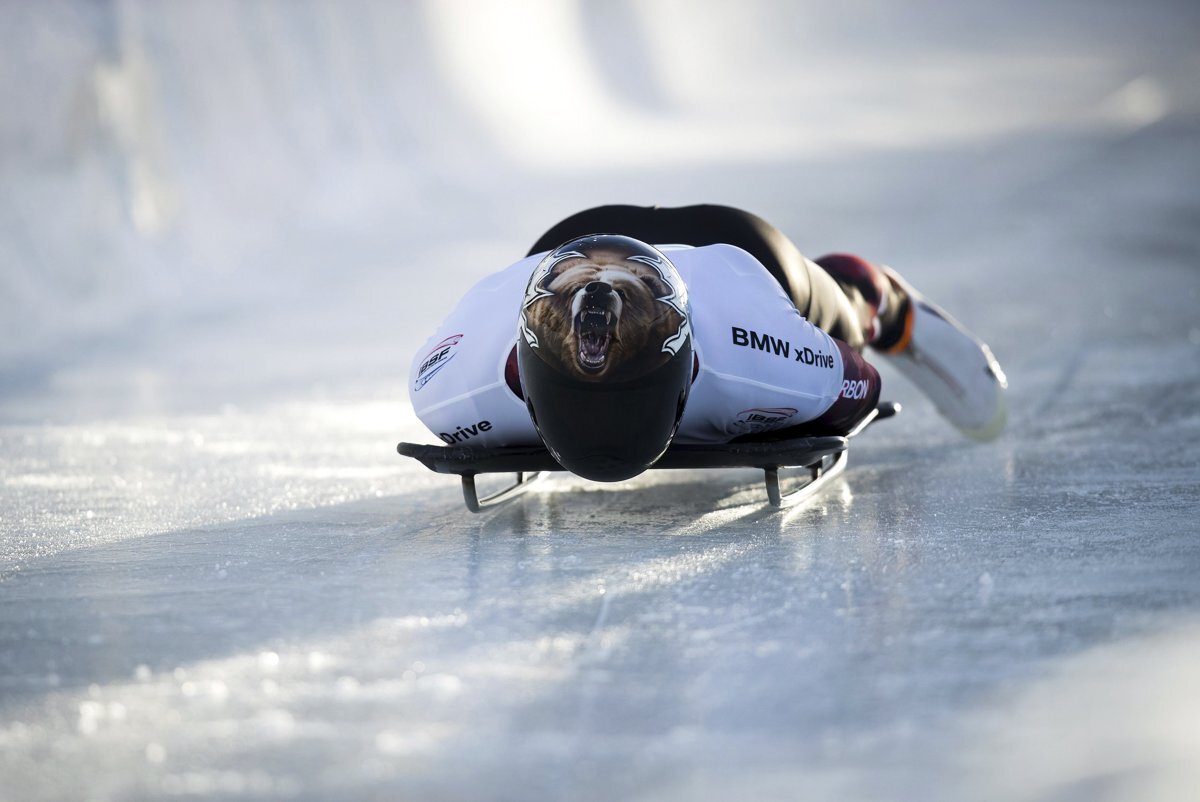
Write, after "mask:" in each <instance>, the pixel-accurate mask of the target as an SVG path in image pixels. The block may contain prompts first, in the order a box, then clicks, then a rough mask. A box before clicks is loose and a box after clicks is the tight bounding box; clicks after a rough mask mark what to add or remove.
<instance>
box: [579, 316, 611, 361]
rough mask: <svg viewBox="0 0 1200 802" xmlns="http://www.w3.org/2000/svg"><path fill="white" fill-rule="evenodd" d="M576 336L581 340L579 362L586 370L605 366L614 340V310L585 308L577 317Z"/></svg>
mask: <svg viewBox="0 0 1200 802" xmlns="http://www.w3.org/2000/svg"><path fill="white" fill-rule="evenodd" d="M575 336H576V338H577V339H578V340H579V364H580V366H581V367H583V368H584V370H599V369H600V368H602V367H604V360H605V359H606V358H607V356H608V346H609V344H610V343H611V342H612V312H609V311H607V310H603V309H584V310H581V311H580V313H579V315H578V317H576V318H575Z"/></svg>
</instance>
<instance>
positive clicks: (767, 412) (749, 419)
mask: <svg viewBox="0 0 1200 802" xmlns="http://www.w3.org/2000/svg"><path fill="white" fill-rule="evenodd" d="M796 412H798V410H795V409H792V408H791V407H754V408H753V409H743V410H742V411H741V412H739V413H738V414H737V419H736V420H734V422H733V426H732V427H731V428H732V429H733V430H734V431H735V432H738V433H741V434H746V433H749V432H763V431H767V430H769V429H778V428H780V427H781V426H784V425H786V424H787V422H788V421H789V420H791V418H792V417H793V416H794V415H795V414H796Z"/></svg>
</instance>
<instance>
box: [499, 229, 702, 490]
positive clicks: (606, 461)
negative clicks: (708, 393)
mask: <svg viewBox="0 0 1200 802" xmlns="http://www.w3.org/2000/svg"><path fill="white" fill-rule="evenodd" d="M517 365H518V370H519V371H520V376H521V388H522V391H523V392H524V395H525V403H526V404H527V405H528V407H529V415H530V417H532V418H533V423H534V426H536V427H537V430H538V434H539V435H540V436H541V438H542V442H544V443H545V444H546V448H547V449H549V451H550V453H551V454H552V455H553V456H554V459H556V460H557V461H558V463H559V464H560V465H562V466H563V467H564V468H566V469H567V470H569V471H571V472H572V473H575V474H578V475H579V476H582V477H584V478H585V479H594V480H596V481H600V482H617V481H620V480H622V479H628V478H630V477H633V476H637V475H638V474H639V473H641V472H642V471H644V470H646V469H647V468H649V467H650V466H651V465H653V464H654V462H655V461H656V460H658V458H659V457H661V456H662V454H663V452H664V451H666V450H667V446H668V445H670V443H671V438H673V437H674V436H675V430H676V429H677V428H678V426H679V418H680V416H682V415H683V405H684V402H685V401H686V400H687V394H688V388H689V387H690V386H691V380H692V328H691V310H690V308H689V307H688V299H687V288H686V287H685V286H684V283H683V280H682V279H681V278H680V277H679V273H678V271H676V270H675V266H674V265H673V264H671V261H670V260H669V259H668V258H667V257H666V256H665V255H664V254H663V253H662V252H661V251H659V250H658V249H657V248H654V247H653V246H650V245H647V244H646V243H644V242H641V241H639V240H636V239H632V238H630V237H624V236H618V235H613V234H593V235H589V236H586V237H580V238H578V239H574V240H571V241H570V242H567V243H564V244H563V245H560V246H559V247H557V248H555V249H554V250H552V251H551V252H550V253H549V254H547V255H546V258H545V259H543V260H542V261H541V263H539V264H538V266H537V268H536V269H535V270H534V271H533V276H532V277H530V279H529V285H528V287H527V288H526V290H525V300H524V303H523V304H522V306H521V319H520V326H519V332H518V336H517Z"/></svg>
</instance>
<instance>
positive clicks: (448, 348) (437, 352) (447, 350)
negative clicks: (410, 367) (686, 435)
mask: <svg viewBox="0 0 1200 802" xmlns="http://www.w3.org/2000/svg"><path fill="white" fill-rule="evenodd" d="M462 337H463V336H462V335H461V334H451V335H450V336H449V337H447V338H446V339H444V340H442V341H441V342H440V343H438V344H437V345H435V346H433V348H430V349H429V352H428V353H426V354H425V356H423V357H421V364H420V365H418V366H417V375H416V378H414V379H413V390H414V391H419V390H420V389H421V388H422V387H424V386H425V385H427V384H429V380H430V379H432V378H433V377H434V376H436V375H438V373H440V372H441V370H442V368H444V367H446V365H448V364H449V363H450V360H451V359H454V357H455V356H456V354H455V353H454V349H455V347H456V346H457V345H458V343H459V341H460V340H462Z"/></svg>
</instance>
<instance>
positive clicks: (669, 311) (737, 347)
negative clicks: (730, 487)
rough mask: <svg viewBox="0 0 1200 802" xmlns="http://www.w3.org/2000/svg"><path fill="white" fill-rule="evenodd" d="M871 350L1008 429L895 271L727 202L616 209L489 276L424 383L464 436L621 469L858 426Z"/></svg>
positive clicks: (990, 373)
mask: <svg viewBox="0 0 1200 802" xmlns="http://www.w3.org/2000/svg"><path fill="white" fill-rule="evenodd" d="M652 243H653V244H652ZM868 346H869V347H870V348H871V350H872V352H874V353H875V354H877V355H879V356H881V357H882V358H884V359H887V360H890V361H892V362H893V363H894V364H895V365H896V367H898V368H899V369H900V370H901V372H903V373H904V374H905V375H906V376H907V377H908V378H910V379H912V380H913V381H914V382H915V384H916V385H917V387H918V388H920V389H921V390H922V392H924V393H925V394H926V395H927V396H928V397H929V398H930V399H932V400H933V402H934V403H935V405H936V406H937V408H938V410H939V411H940V412H941V414H942V415H943V416H945V417H946V418H947V419H948V420H949V421H950V422H951V423H953V424H954V425H955V426H956V427H957V428H958V429H959V430H961V431H962V432H963V433H964V434H966V435H967V436H969V437H972V438H975V439H978V440H989V439H991V438H994V437H995V436H996V435H997V434H999V432H1000V431H1001V430H1002V429H1003V427H1004V423H1005V404H1004V390H1005V388H1006V386H1007V385H1006V380H1005V377H1004V374H1003V372H1002V371H1001V369H1000V366H999V364H998V363H997V362H996V360H995V358H994V357H993V356H992V354H991V351H990V350H989V349H988V347H987V346H986V345H984V344H983V343H981V342H980V341H979V340H978V339H976V338H975V337H974V336H972V335H971V334H970V333H968V332H967V331H966V330H965V329H964V328H963V327H962V326H961V325H960V324H958V323H957V322H955V321H954V320H953V319H952V318H951V317H950V316H949V315H947V314H946V313H945V312H944V311H942V310H941V309H939V308H938V307H937V306H935V305H934V304H932V303H931V302H929V301H928V300H927V299H926V298H924V297H923V296H922V295H921V294H920V293H919V292H917V291H916V290H915V289H913V288H912V287H911V286H909V285H908V284H907V283H906V282H905V281H904V280H903V279H902V278H901V277H900V276H899V275H897V274H896V273H895V272H894V271H892V270H890V269H888V268H886V267H879V266H876V265H874V264H872V263H870V262H868V261H866V260H864V259H861V258H859V257H857V256H852V255H848V254H834V255H830V256H825V257H822V258H820V259H817V260H816V261H815V262H813V261H810V260H809V259H807V258H805V257H804V256H803V255H802V254H801V253H800V252H799V251H798V250H797V249H796V246H795V245H793V244H792V243H791V241H790V240H788V239H787V237H785V236H784V235H783V234H782V233H781V232H779V231H778V230H777V229H776V228H774V227H773V226H771V225H770V224H768V223H767V222H766V221H764V220H762V219H761V218H759V217H756V216H754V215H752V214H749V213H747V212H744V211H741V210H738V209H733V208H730V207H725V206H709V205H704V206H688V207H682V208H660V207H638V206H602V207H598V208H594V209H589V210H586V211H583V212H580V213H579V214H576V215H573V216H572V217H569V218H567V219H566V220H563V221H562V222H560V223H558V224H557V225H555V226H554V227H553V228H551V229H550V230H549V231H547V232H546V233H545V234H544V235H543V236H542V237H541V238H540V239H539V240H538V241H537V243H535V244H534V246H533V248H532V249H531V250H530V255H529V256H527V257H526V258H524V259H522V260H520V261H518V262H516V263H515V264H513V265H511V266H509V267H508V268H506V269H504V270H502V271H500V272H499V273H495V274H493V275H491V276H489V277H487V278H485V279H484V280H483V281H481V282H479V283H478V284H477V285H475V286H474V287H472V288H471V289H470V290H469V291H468V292H467V294H466V295H465V296H464V297H463V298H462V300H461V301H460V302H459V304H458V306H457V307H456V308H455V309H454V310H453V312H451V314H450V316H449V317H448V318H446V320H445V322H443V323H442V325H441V327H440V328H439V329H438V331H437V332H436V333H435V334H434V335H433V336H432V337H431V338H430V339H429V341H428V342H427V343H426V345H425V347H423V348H422V349H421V350H420V351H419V352H418V353H417V355H416V357H415V359H414V361H413V364H412V371H411V376H410V379H411V381H410V383H409V395H410V398H411V400H412V404H413V408H414V410H415V411H416V413H417V416H418V417H419V418H420V419H421V421H422V422H423V423H425V425H426V426H428V427H429V429H430V430H431V431H432V432H433V433H434V434H435V435H437V437H439V438H440V439H441V440H442V441H443V442H445V443H446V444H448V445H464V446H479V447H485V446H486V447H490V446H515V445H537V444H539V443H542V444H544V445H545V446H546V448H547V449H548V450H549V451H550V453H551V455H552V456H553V457H554V458H555V460H557V461H558V463H559V464H561V465H562V466H563V467H564V468H566V469H567V470H569V471H572V472H573V473H575V474H577V475H579V476H583V477H585V478H588V479H595V480H598V481H618V480H621V479H627V478H630V477H632V476H636V475H637V474H639V473H641V472H642V471H644V470H646V469H647V468H648V467H650V466H651V465H653V464H654V462H655V461H656V460H657V459H658V458H659V457H660V456H661V455H662V454H663V453H664V452H665V451H666V449H667V447H668V446H669V445H670V444H671V443H672V442H678V443H725V442H730V441H733V440H737V439H760V440H761V439H779V438H784V437H796V436H804V435H818V434H844V433H846V432H848V431H850V430H851V429H852V428H853V427H854V425H855V424H856V423H857V422H859V421H860V420H862V419H863V418H864V417H866V416H867V415H868V413H870V411H871V410H872V409H874V407H875V405H876V404H877V402H878V399H879V391H880V381H879V374H878V373H877V372H876V370H875V368H874V367H872V366H871V364H870V363H868V362H867V361H866V360H865V359H864V358H863V356H862V351H863V349H864V347H868Z"/></svg>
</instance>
